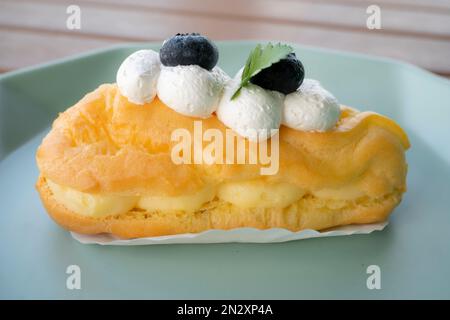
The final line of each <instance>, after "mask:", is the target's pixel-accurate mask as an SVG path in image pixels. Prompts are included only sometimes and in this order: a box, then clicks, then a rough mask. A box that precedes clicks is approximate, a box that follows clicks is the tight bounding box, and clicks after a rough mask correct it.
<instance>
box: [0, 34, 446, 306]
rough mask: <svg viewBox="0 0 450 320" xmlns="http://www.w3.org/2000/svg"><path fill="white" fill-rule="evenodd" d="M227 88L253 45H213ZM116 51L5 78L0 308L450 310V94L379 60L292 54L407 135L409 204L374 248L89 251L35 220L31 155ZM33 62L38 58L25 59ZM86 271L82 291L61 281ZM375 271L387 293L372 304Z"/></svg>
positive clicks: (353, 243) (106, 72)
mask: <svg viewBox="0 0 450 320" xmlns="http://www.w3.org/2000/svg"><path fill="white" fill-rule="evenodd" d="M218 45H219V49H220V55H221V56H220V61H219V65H220V66H222V67H223V68H224V69H225V70H226V71H228V72H229V73H230V74H234V73H235V72H236V71H237V70H238V69H239V68H240V67H241V65H242V64H243V63H244V61H245V59H246V56H247V54H248V52H249V51H250V50H251V48H252V47H253V46H254V45H255V43H254V42H221V43H218ZM143 47H146V48H152V49H158V47H159V44H132V45H124V46H119V47H113V48H110V49H106V50H101V51H96V52H92V53H88V54H85V55H81V56H77V57H74V58H69V59H66V60H61V61H57V62H54V63H50V64H46V65H42V66H38V67H34V68H30V69H26V70H22V71H17V72H12V73H8V74H4V75H2V76H0V203H1V209H0V298H64V299H66V298H69V299H70V298H83V299H88V298H152V299H154V298H156V299H159V298H179V299H195V298H248V299H253V298H261V299H263V298H274V299H276V298H285V299H298V298H357V299H360V298H362V299H365V298H450V231H449V230H450V148H449V145H448V143H449V141H450V122H449V121H450V82H449V81H447V80H445V79H443V78H439V77H437V76H434V75H432V74H430V73H428V72H426V71H424V70H421V69H419V68H417V67H414V66H411V65H407V64H404V63H399V62H395V61H391V60H386V59H379V58H371V57H367V56H361V55H355V54H348V53H339V52H332V51H325V50H320V49H314V48H308V47H302V46H297V45H295V48H296V52H297V55H298V56H299V57H300V58H301V59H302V61H303V64H304V65H305V67H306V73H307V77H312V78H316V79H319V80H320V81H321V82H322V83H323V84H324V86H325V87H326V88H328V89H329V90H330V91H331V92H333V93H334V94H335V95H336V96H337V98H338V99H339V100H340V101H341V102H342V103H344V104H347V105H350V106H354V107H357V108H359V109H362V110H374V111H377V112H380V113H383V114H385V115H387V116H389V117H392V118H393V119H395V120H396V121H397V122H398V123H399V124H400V125H401V126H402V127H403V128H404V129H405V130H406V132H407V133H408V134H409V137H410V139H411V144H412V148H411V149H410V150H409V151H408V154H407V157H408V162H409V175H408V187H409V190H408V192H407V194H406V195H405V197H404V200H403V202H402V203H401V205H400V206H399V207H398V208H397V209H396V210H395V212H394V214H393V215H392V217H391V219H390V224H389V226H388V227H387V228H386V229H385V230H384V231H381V232H375V233H372V234H369V235H354V236H347V237H334V238H320V239H310V240H300V241H293V242H288V243H278V244H242V243H241V244H207V245H156V246H136V247H113V246H109V247H104V246H98V245H83V244H80V243H78V242H77V241H75V240H73V239H72V237H71V236H70V234H69V233H68V232H66V231H64V230H63V229H61V228H59V227H58V226H57V225H56V224H55V223H53V221H52V220H50V218H49V217H48V216H47V214H46V212H45V210H44V209H43V207H42V205H41V203H40V201H39V198H38V194H37V192H36V191H35V189H34V183H35V180H36V178H37V176H38V171H37V169H36V165H35V159H34V154H35V150H36V148H37V146H38V145H39V143H40V141H41V139H42V137H43V136H44V135H45V133H46V132H47V131H48V129H49V126H50V124H51V122H52V120H53V119H54V118H55V116H56V115H57V113H58V112H61V111H63V110H65V109H66V108H67V107H69V106H71V105H72V104H73V103H75V102H76V101H78V100H79V99H80V98H81V97H82V96H83V95H84V94H85V93H87V92H89V91H91V90H93V89H95V88H96V87H97V86H98V85H99V84H101V83H104V82H113V81H114V79H115V73H116V70H117V68H118V66H119V64H120V62H121V61H122V59H124V58H125V57H126V56H127V55H128V54H130V53H131V52H133V51H134V50H137V49H140V48H143ZM30 54H32V53H30ZM69 265H78V266H79V267H80V268H81V290H68V289H67V288H66V279H67V277H68V275H67V274H66V268H67V267H68V266H69ZM369 265H377V266H379V267H380V269H381V289H380V290H377V289H374V290H369V289H368V288H367V286H366V280H367V277H368V276H369V275H368V274H367V273H366V270H367V267H368V266H369Z"/></svg>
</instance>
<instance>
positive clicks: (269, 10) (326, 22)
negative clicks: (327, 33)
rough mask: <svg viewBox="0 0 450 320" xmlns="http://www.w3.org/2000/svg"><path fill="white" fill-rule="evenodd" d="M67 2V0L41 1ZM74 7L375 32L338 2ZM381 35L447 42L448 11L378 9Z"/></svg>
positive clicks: (113, 0) (142, 2)
mask: <svg viewBox="0 0 450 320" xmlns="http://www.w3.org/2000/svg"><path fill="white" fill-rule="evenodd" d="M45 1H46V2H50V3H52V2H53V3H55V1H57V2H58V3H60V4H61V3H67V5H69V4H71V3H72V2H71V1H70V0H62V1H61V0H45ZM78 4H79V5H80V6H81V7H83V5H84V4H88V5H90V6H98V7H99V8H107V9H108V8H121V9H124V10H135V11H142V10H144V11H145V10H151V11H152V12H155V10H158V11H159V12H161V13H162V14H164V13H178V14H188V15H192V16H209V17H212V16H214V17H217V18H218V19H233V20H236V19H238V20H241V19H244V20H252V21H254V20H255V19H256V20H257V21H262V22H266V23H269V22H270V23H273V24H293V25H298V26H299V27H302V26H303V25H305V24H306V25H310V26H319V27H330V28H332V29H334V30H336V29H339V30H349V31H352V30H354V29H357V30H359V31H366V32H376V31H371V30H368V29H367V27H366V19H367V17H368V14H367V13H366V9H367V4H366V3H361V4H360V5H357V6H355V5H354V4H353V5H350V6H349V5H345V4H341V3H324V2H298V1H286V0H284V1H280V0H246V1H242V0H226V1H204V0H171V1H167V0H152V1H148V0H128V1H126V3H124V1H122V0H78ZM381 18H382V29H383V33H394V34H399V35H416V36H421V35H422V36H424V37H431V38H438V39H445V40H448V41H450V9H448V10H441V12H431V13H430V12H426V11H424V12H421V11H408V10H403V9H399V8H396V9H392V8H384V7H383V6H381Z"/></svg>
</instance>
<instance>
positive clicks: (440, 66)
mask: <svg viewBox="0 0 450 320" xmlns="http://www.w3.org/2000/svg"><path fill="white" fill-rule="evenodd" d="M110 1H113V2H112V4H111V2H110ZM131 1H132V4H131V5H128V4H127V5H121V4H120V3H119V1H118V0H108V3H107V2H106V0H79V1H78V3H79V5H80V6H81V9H82V29H81V30H79V31H71V30H68V29H66V18H67V14H66V7H67V4H68V2H66V1H62V2H61V1H54V0H46V1H45V2H44V1H39V2H36V1H23V0H22V1H8V0H7V1H5V0H3V1H2V2H1V3H0V27H1V28H0V39H2V41H1V42H0V43H1V44H0V46H1V47H0V49H1V50H0V52H1V53H0V58H1V59H0V69H2V70H5V69H8V70H9V69H12V68H17V67H21V66H25V65H28V64H30V63H38V62H42V61H47V60H49V59H53V58H55V57H60V56H62V55H65V54H71V53H75V52H80V51H83V50H86V49H90V48H96V47H100V46H104V45H106V44H110V43H115V42H118V41H136V40H143V41H145V40H147V41H148V40H160V39H164V38H166V37H168V36H170V35H172V34H174V33H177V32H187V31H198V32H202V33H205V34H207V35H209V36H210V37H211V38H213V39H272V40H280V41H291V42H297V43H302V44H307V45H314V46H321V47H327V48H333V49H341V50H346V51H357V52H363V53H369V54H376V55H384V56H389V57H394V58H398V59H402V60H406V61H409V62H411V63H414V64H418V65H420V66H422V67H424V68H427V69H429V70H431V71H434V72H437V73H440V74H450V63H449V61H448V60H449V59H448V57H449V56H450V41H449V38H448V37H449V36H450V27H449V26H450V24H449V21H448V18H449V17H450V15H449V14H447V13H445V12H439V13H436V12H432V13H429V12H428V13H427V12H424V13H421V12H413V13H411V12H409V13H407V14H405V15H403V16H402V17H403V18H401V19H398V21H395V15H393V14H392V16H391V17H392V18H389V14H386V13H389V12H391V13H392V12H395V11H398V10H397V9H390V10H388V11H386V10H383V13H382V23H383V27H384V29H383V30H380V31H370V30H368V29H366V28H365V20H364V19H365V17H366V14H365V11H361V8H363V7H364V6H363V7H356V6H360V5H361V4H363V5H365V3H366V1H365V0H355V1H353V2H354V3H353V4H352V5H348V3H349V1H347V0H321V1H319V3H312V2H302V3H298V2H297V1H295V0H289V1H287V0H285V1H278V0H277V1H276V0H247V1H245V2H239V3H238V2H237V0H229V1H228V2H227V3H228V5H223V3H222V2H216V1H213V2H212V3H215V4H216V5H210V4H209V3H211V2H209V1H201V2H200V1H199V0H184V1H181V0H172V1H170V2H169V1H162V0H154V1H152V2H151V3H150V4H146V3H145V2H143V0H131ZM230 1H231V2H230ZM275 1H276V2H275ZM279 2H282V3H284V4H289V6H288V5H286V6H278V7H277V6H276V3H279ZM340 2H345V3H347V5H346V4H345V3H344V4H343V5H342V4H339V3H340ZM413 2H414V1H413ZM416 2H417V3H419V2H418V1H416ZM221 3H222V4H221ZM242 3H245V5H244V6H243V5H242ZM403 3H406V2H405V1H403ZM202 4H203V7H202ZM239 4H240V5H239ZM257 4H260V5H257ZM263 4H265V5H263ZM440 5H445V3H444V2H441V3H440ZM255 6H256V8H255ZM293 8H294V9H297V10H294V9H293ZM342 8H344V9H342ZM349 8H350V9H349ZM335 10H338V11H337V12H338V13H339V14H336V13H335ZM339 10H341V11H339ZM320 12H321V13H320ZM333 12H334V15H332V14H333ZM346 12H347V14H348V12H350V13H351V14H350V15H349V17H350V18H343V16H344V15H345V13H346ZM327 16H328V17H329V18H328V19H325V18H324V17H327ZM419 16H421V17H422V18H424V17H427V19H430V21H431V20H433V17H434V18H435V19H434V22H430V24H429V23H428V22H429V21H427V22H426V23H424V24H426V25H427V26H428V27H427V28H421V29H422V31H420V30H419V28H420V24H418V23H415V22H414V21H410V20H414V19H413V18H414V17H416V18H417V17H419ZM405 17H406V18H405ZM358 19H360V20H358ZM327 20H329V21H327ZM362 20H364V21H362ZM330 21H331V22H330ZM358 21H359V22H358ZM433 23H434V24H433ZM386 24H387V27H386ZM408 25H410V26H412V27H411V28H410V29H411V30H413V31H411V30H409V31H408V30H407V29H408ZM413 25H414V26H413ZM441 25H442V26H444V27H443V28H440V26H441ZM388 27H389V29H388V30H387V28H388ZM414 28H415V29H414ZM7 33H11V35H8V34H7ZM40 37H41V38H40ZM53 38H55V39H56V40H54V39H53ZM28 39H30V40H28ZM38 39H41V40H42V41H39V40H38ZM70 39H72V40H73V41H70ZM27 41H29V42H30V43H29V49H28V50H27ZM52 41H54V42H53V43H52ZM83 42H86V44H84V43H83ZM36 43H40V46H41V47H42V49H40V50H42V51H41V53H40V54H39V55H35V56H34V57H33V55H29V52H30V50H31V49H32V48H33V46H34V45H35V44H36ZM59 46H63V47H65V48H64V49H58V47H59ZM44 48H46V49H44ZM45 50H46V51H47V52H48V54H47V56H46V54H45V53H44V52H45ZM27 56H31V57H27Z"/></svg>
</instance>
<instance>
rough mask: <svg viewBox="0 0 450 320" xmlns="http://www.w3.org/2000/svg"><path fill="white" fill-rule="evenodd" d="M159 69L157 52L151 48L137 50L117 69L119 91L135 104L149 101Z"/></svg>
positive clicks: (153, 94)
mask: <svg viewBox="0 0 450 320" xmlns="http://www.w3.org/2000/svg"><path fill="white" fill-rule="evenodd" d="M160 70H161V62H160V61H159V54H158V53H157V52H155V51H153V50H139V51H136V52H134V53H132V54H131V55H129V56H128V57H127V58H126V59H125V60H124V61H123V62H122V64H121V65H120V67H119V70H118V71H117V76H116V82H117V86H118V88H119V91H120V93H121V94H122V95H123V96H125V97H127V98H128V100H129V101H130V102H132V103H135V104H144V103H148V102H151V101H152V100H153V99H154V98H155V95H156V86H157V82H158V77H159V74H160Z"/></svg>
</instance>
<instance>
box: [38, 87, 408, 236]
mask: <svg viewBox="0 0 450 320" xmlns="http://www.w3.org/2000/svg"><path fill="white" fill-rule="evenodd" d="M341 110H342V115H341V119H340V120H339V122H338V123H337V125H336V127H335V128H334V129H332V130H330V131H327V132H301V131H297V130H293V129H290V128H287V127H284V126H282V127H281V129H280V134H279V139H280V147H279V171H278V173H277V174H275V175H272V176H266V177H264V179H265V181H266V182H267V183H268V184H270V183H277V182H287V183H292V184H294V185H296V186H298V187H299V188H302V189H303V190H305V192H306V193H305V196H304V197H303V198H302V199H300V200H299V201H298V202H297V203H295V204H293V205H291V206H289V207H287V208H284V209H280V208H266V209H261V208H254V209H242V208H237V207H235V206H233V205H231V204H230V203H226V202H223V201H220V200H217V199H216V200H214V201H212V202H210V203H208V204H206V207H205V208H202V209H201V210H199V211H196V212H192V213H187V212H173V213H168V212H167V213H160V212H145V211H142V210H132V211H130V212H128V213H126V214H122V215H119V216H109V217H103V218H94V217H86V216H82V215H79V214H77V213H74V212H71V211H70V210H68V209H67V208H65V207H64V206H63V205H62V204H58V203H57V202H56V201H55V199H54V198H53V197H52V193H51V191H50V189H49V188H48V186H47V184H46V182H45V178H48V179H50V180H51V181H53V182H54V183H57V184H59V185H62V186H66V187H70V188H73V189H75V190H78V191H81V192H85V193H91V194H118V195H157V196H179V195H184V194H191V193H193V192H196V191H198V190H201V189H202V188H205V187H208V186H210V185H213V186H216V185H220V184H221V183H224V182H228V181H248V180H252V179H258V178H261V176H260V165H244V164H214V165H207V164H192V165H186V164H183V165H176V164H175V163H174V162H173V161H172V159H171V155H170V153H171V149H172V146H173V145H174V144H175V143H176V142H173V141H171V133H172V131H173V130H175V129H179V128H185V129H186V130H188V131H189V132H191V133H193V130H194V121H202V126H203V130H206V129H209V128H215V129H219V130H220V131H222V132H223V133H224V135H225V130H226V127H225V126H224V125H223V124H222V123H221V122H220V121H219V120H218V119H217V117H215V116H212V117H211V118H208V119H203V120H200V119H195V118H190V117H186V116H183V115H180V114H178V113H176V112H174V111H173V110H171V109H170V108H168V107H167V106H165V105H164V104H163V103H162V102H161V101H159V100H158V98H155V100H153V101H152V102H151V103H148V104H145V105H142V106H137V105H134V104H132V103H130V102H129V101H128V100H127V99H126V98H125V97H123V96H121V95H120V93H119V91H118V89H117V86H116V85H115V84H105V85H101V86H100V87H99V88H98V89H96V90H95V91H93V92H92V93H89V94H88V95H86V96H85V97H84V98H83V99H82V100H81V101H80V102H78V103H77V104H75V105H74V106H73V107H71V108H69V109H68V110H66V111H65V112H63V113H61V114H60V115H59V117H58V118H57V119H56V120H55V122H54V123H53V127H52V130H51V131H50V133H49V134H48V135H47V136H46V137H45V138H44V140H43V142H42V144H41V146H40V147H39V148H38V151H37V155H36V159H37V164H38V167H39V170H40V173H41V178H39V181H38V184H37V187H38V190H39V192H40V194H41V198H42V200H43V202H44V204H45V206H46V208H47V210H48V211H49V213H50V215H52V217H53V218H54V219H55V220H56V221H57V222H58V223H59V224H61V225H62V226H64V227H65V228H67V229H69V230H73V231H77V232H81V233H100V232H111V233H113V234H115V235H118V236H120V237H124V238H130V237H142V236H153V235H162V234H175V233H181V232H198V231H202V230H206V229H210V228H219V229H230V228H235V227H242V226H247V227H256V228H270V227H285V228H288V229H290V230H299V229H303V228H313V229H317V230H320V229H324V228H330V227H333V226H337V225H342V224H351V223H368V222H374V221H381V220H384V219H385V218H386V217H387V215H388V214H389V213H390V211H391V210H392V209H393V208H394V207H395V206H396V205H397V204H398V203H399V201H400V199H401V194H402V193H403V192H404V191H405V190H406V184H405V180H406V171H407V165H406V161H405V154H404V153H405V150H406V149H408V148H409V141H408V138H407V136H406V134H405V133H404V132H403V130H402V129H401V128H400V127H399V126H398V125H397V124H396V123H395V122H394V121H392V120H390V119H388V118H386V117H384V116H381V115H378V114H376V113H373V112H359V111H357V110H354V109H351V108H348V107H345V106H342V107H341ZM346 187H352V188H357V189H358V190H360V191H361V193H362V194H364V196H363V197H360V198H358V199H346V200H343V199H345V197H343V198H342V199H323V198H318V197H315V196H314V194H315V192H316V191H320V190H339V189H341V188H342V189H345V188H346ZM327 201H328V202H327ZM339 201H343V202H344V203H345V204H344V205H343V206H338V207H339V208H336V202H339ZM335 208H336V209H335Z"/></svg>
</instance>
